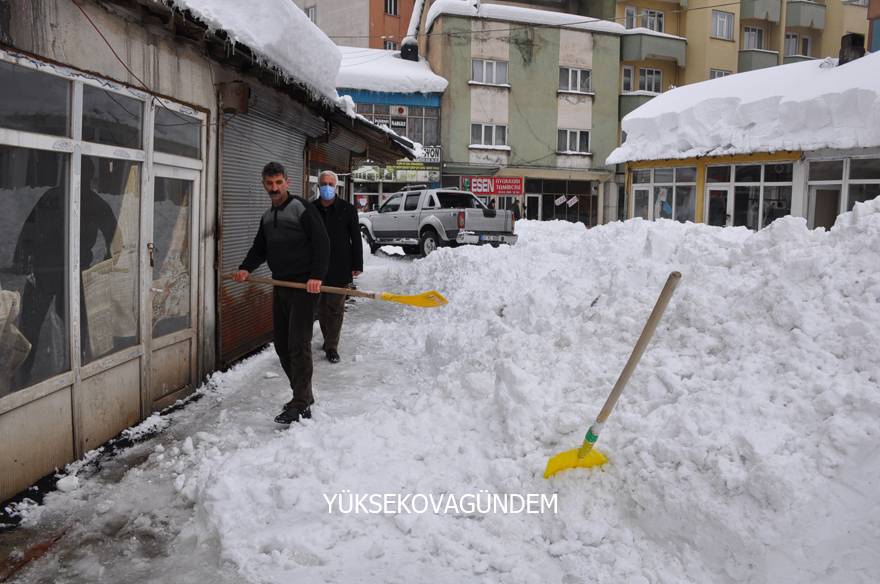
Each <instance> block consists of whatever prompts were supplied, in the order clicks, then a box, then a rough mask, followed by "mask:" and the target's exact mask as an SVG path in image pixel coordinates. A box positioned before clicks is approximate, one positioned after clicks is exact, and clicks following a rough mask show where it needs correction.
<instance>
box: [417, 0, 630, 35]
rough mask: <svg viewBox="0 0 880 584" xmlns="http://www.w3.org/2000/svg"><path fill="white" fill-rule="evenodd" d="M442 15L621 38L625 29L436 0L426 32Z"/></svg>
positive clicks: (462, 0) (471, 1) (473, 0)
mask: <svg viewBox="0 0 880 584" xmlns="http://www.w3.org/2000/svg"><path fill="white" fill-rule="evenodd" d="M443 14H449V15H454V16H469V17H472V18H485V19H489V20H503V21H507V22H524V23H528V24H538V25H547V26H560V27H562V28H576V29H580V30H589V31H593V32H608V33H614V34H623V33H624V31H626V28H624V27H623V25H620V24H617V23H615V22H609V21H606V20H600V19H598V18H590V17H589V16H578V15H577V14H567V13H565V12H552V11H549V10H538V9H535V8H522V7H519V6H507V5H504V4H481V3H480V2H479V0H437V1H436V2H434V3H433V4H431V8H430V9H429V10H428V17H427V19H426V21H425V30H426V31H427V32H430V31H431V27H432V26H433V25H434V21H435V20H436V19H437V18H439V17H440V16H441V15H443Z"/></svg>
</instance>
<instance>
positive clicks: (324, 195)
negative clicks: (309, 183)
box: [318, 185, 336, 201]
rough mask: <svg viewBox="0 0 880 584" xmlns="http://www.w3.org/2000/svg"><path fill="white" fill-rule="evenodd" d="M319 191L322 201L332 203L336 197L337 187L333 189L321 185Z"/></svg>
mask: <svg viewBox="0 0 880 584" xmlns="http://www.w3.org/2000/svg"><path fill="white" fill-rule="evenodd" d="M318 191H320V194H321V199H323V200H325V201H332V200H333V197H335V196H336V187H331V186H330V185H321V186H320V187H318Z"/></svg>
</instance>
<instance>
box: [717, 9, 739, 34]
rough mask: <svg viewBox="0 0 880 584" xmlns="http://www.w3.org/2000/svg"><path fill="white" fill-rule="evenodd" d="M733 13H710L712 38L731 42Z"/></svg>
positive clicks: (721, 11)
mask: <svg viewBox="0 0 880 584" xmlns="http://www.w3.org/2000/svg"><path fill="white" fill-rule="evenodd" d="M734 20H735V18H734V14H733V12H724V11H723V10H713V11H712V38H716V39H721V40H724V41H732V40H733V30H734V29H733V25H734Z"/></svg>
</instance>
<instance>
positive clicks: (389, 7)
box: [385, 0, 400, 16]
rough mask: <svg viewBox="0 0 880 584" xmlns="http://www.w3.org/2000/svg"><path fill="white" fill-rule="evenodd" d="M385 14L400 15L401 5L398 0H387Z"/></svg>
mask: <svg viewBox="0 0 880 584" xmlns="http://www.w3.org/2000/svg"><path fill="white" fill-rule="evenodd" d="M385 14H386V15H388V16H400V7H399V6H398V4H397V0H385Z"/></svg>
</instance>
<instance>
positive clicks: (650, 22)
mask: <svg viewBox="0 0 880 584" xmlns="http://www.w3.org/2000/svg"><path fill="white" fill-rule="evenodd" d="M663 20H664V18H663V12H661V11H660V10H652V9H648V8H645V9H643V10H642V12H641V13H640V14H639V27H640V28H647V29H648V30H653V31H654V32H663Z"/></svg>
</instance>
